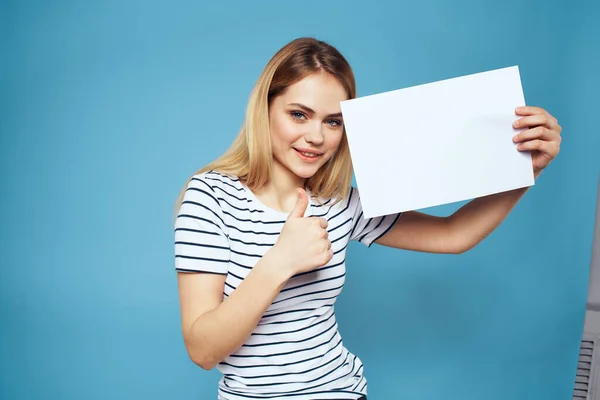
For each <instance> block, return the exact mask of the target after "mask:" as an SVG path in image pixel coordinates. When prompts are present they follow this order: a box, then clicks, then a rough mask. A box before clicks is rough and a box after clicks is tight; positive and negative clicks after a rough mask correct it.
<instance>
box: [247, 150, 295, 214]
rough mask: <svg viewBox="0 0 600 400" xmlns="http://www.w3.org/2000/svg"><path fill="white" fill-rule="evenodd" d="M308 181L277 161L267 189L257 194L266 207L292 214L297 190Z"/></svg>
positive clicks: (264, 188) (266, 186)
mask: <svg viewBox="0 0 600 400" xmlns="http://www.w3.org/2000/svg"><path fill="white" fill-rule="evenodd" d="M305 183H306V180H305V179H303V178H300V177H298V176H297V175H295V174H294V173H293V172H292V171H290V170H288V169H287V168H285V167H283V166H282V165H281V164H279V163H278V162H277V161H275V162H274V163H273V175H272V176H271V180H270V181H269V183H267V185H265V187H263V188H262V189H260V190H259V191H257V192H256V193H255V196H257V197H258V198H259V199H260V200H261V201H262V202H263V203H265V205H267V206H269V207H271V208H273V209H276V210H279V211H284V212H290V211H291V210H292V209H293V208H294V206H295V205H296V201H297V199H298V194H297V192H296V189H297V188H304V185H305Z"/></svg>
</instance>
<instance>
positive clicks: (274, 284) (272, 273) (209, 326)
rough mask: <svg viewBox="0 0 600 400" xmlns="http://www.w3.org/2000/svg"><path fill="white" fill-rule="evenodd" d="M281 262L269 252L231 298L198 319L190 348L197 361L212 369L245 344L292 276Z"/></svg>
mask: <svg viewBox="0 0 600 400" xmlns="http://www.w3.org/2000/svg"><path fill="white" fill-rule="evenodd" d="M278 264H279V263H278V261H277V258H276V257H275V256H273V254H269V253H267V255H265V257H263V258H262V259H261V260H259V262H258V263H257V264H256V265H255V266H254V268H253V269H252V271H250V273H249V274H248V276H247V277H246V278H245V279H244V280H243V281H242V282H241V283H240V284H239V286H238V287H237V288H236V289H235V290H234V291H233V293H231V294H230V295H229V297H228V298H227V299H225V300H224V301H223V302H222V303H221V304H220V305H219V306H218V307H217V308H215V309H214V310H212V311H209V312H207V313H206V314H203V315H201V316H200V317H198V318H197V319H196V321H194V324H193V325H192V327H191V332H190V335H189V338H190V339H189V342H188V349H189V352H190V355H191V358H192V360H194V362H195V363H197V364H198V365H200V366H201V367H202V368H204V369H211V368H213V367H214V366H215V365H216V364H218V363H219V362H220V361H221V360H223V359H224V358H226V357H227V356H228V355H229V354H231V353H233V352H234V351H236V350H237V349H239V348H240V347H241V346H242V345H243V344H244V342H245V341H246V340H247V339H248V337H249V336H250V334H251V333H252V331H253V330H254V329H255V328H256V326H257V325H258V322H259V321H260V319H261V317H262V316H263V314H264V312H265V311H266V310H267V309H268V308H269V306H270V305H271V303H272V302H273V299H274V298H275V297H276V296H277V294H278V293H279V292H280V291H281V289H282V288H283V286H284V285H285V283H286V282H287V280H288V279H289V277H290V276H289V275H287V274H285V273H284V271H283V270H282V269H281V268H278V267H279V265H278Z"/></svg>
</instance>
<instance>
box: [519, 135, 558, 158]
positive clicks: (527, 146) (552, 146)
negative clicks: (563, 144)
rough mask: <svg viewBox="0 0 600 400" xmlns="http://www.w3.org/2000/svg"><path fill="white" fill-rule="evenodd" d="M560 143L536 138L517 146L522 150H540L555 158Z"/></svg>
mask: <svg viewBox="0 0 600 400" xmlns="http://www.w3.org/2000/svg"><path fill="white" fill-rule="evenodd" d="M558 147H559V146H558V143H557V142H554V141H552V142H549V141H546V140H540V139H534V140H530V141H527V142H524V143H521V144H519V146H518V147H517V148H518V149H519V150H521V151H534V150H535V151H539V152H541V153H543V154H546V155H547V156H549V157H551V158H554V157H555V156H556V154H558Z"/></svg>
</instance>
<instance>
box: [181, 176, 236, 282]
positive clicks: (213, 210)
mask: <svg viewBox="0 0 600 400" xmlns="http://www.w3.org/2000/svg"><path fill="white" fill-rule="evenodd" d="M228 264H229V238H228V235H227V230H226V225H225V222H224V219H223V212H222V210H221V206H220V204H219V200H218V199H217V195H216V193H215V191H214V189H213V188H212V187H211V186H210V185H209V184H208V183H207V182H206V181H205V180H204V179H202V177H201V176H194V177H192V179H191V180H190V182H189V184H188V186H187V188H186V191H185V194H184V197H183V202H182V204H181V208H180V210H179V213H178V215H177V219H176V221H175V269H176V270H177V271H179V272H209V273H214V274H227V271H228Z"/></svg>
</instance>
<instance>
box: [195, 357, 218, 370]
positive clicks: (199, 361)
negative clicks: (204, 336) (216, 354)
mask: <svg viewBox="0 0 600 400" xmlns="http://www.w3.org/2000/svg"><path fill="white" fill-rule="evenodd" d="M190 359H191V360H192V362H193V363H194V364H196V365H198V366H199V367H200V368H202V369H203V370H205V371H210V370H211V369H213V368H214V367H216V366H217V364H218V363H217V362H215V361H213V360H211V359H209V358H207V357H202V356H192V355H191V354H190Z"/></svg>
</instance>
